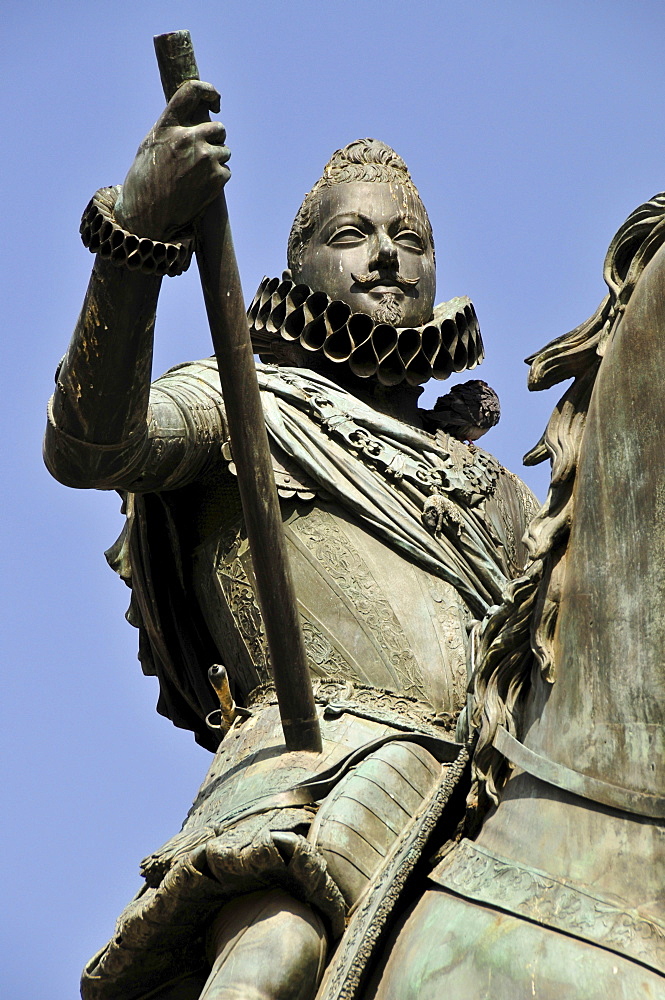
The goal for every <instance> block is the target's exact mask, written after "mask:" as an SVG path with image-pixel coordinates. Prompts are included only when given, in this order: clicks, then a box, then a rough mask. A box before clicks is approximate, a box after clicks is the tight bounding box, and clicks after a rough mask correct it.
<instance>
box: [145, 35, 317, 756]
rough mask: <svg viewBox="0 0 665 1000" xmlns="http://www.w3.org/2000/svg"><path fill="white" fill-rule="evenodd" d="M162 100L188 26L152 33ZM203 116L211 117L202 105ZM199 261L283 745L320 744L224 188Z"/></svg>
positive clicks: (192, 63)
mask: <svg viewBox="0 0 665 1000" xmlns="http://www.w3.org/2000/svg"><path fill="white" fill-rule="evenodd" d="M154 41H155V51H156V53H157V62H158V64H159V71H160V75H161V79H162V85H163V87H164V94H165V96H166V99H167V101H170V100H171V98H172V97H173V95H174V94H175V92H176V90H177V89H178V87H179V86H180V85H181V84H182V83H184V82H185V81H186V80H198V79H199V72H198V68H197V65H196V59H195V57H194V49H193V47H192V40H191V37H190V34H189V32H188V31H173V32H169V33H168V34H165V35H156V36H155V40H154ZM198 118H199V121H200V122H203V121H209V120H210V117H209V114H208V111H207V109H206V107H205V105H203V104H201V105H200V106H199V112H198ZM196 260H197V264H198V268H199V274H200V276H201V285H202V288H203V297H204V300H205V306H206V312H207V314H208V322H209V324H210V333H211V335H212V342H213V347H214V351H215V357H216V359H217V367H218V369H219V380H220V383H221V387H222V395H223V398H224V407H225V410H226V418H227V422H228V429H229V436H230V438H231V449H232V451H233V455H234V459H235V464H236V467H237V471H238V488H239V490H240V499H241V501H242V508H243V514H244V517H245V525H246V528H247V537H248V540H249V545H250V551H251V555H252V564H253V567H254V575H255V578H256V589H257V596H258V600H259V604H260V607H261V613H262V615H263V622H264V626H265V630H266V639H267V642H268V648H269V650H270V662H271V665H272V671H273V677H274V681H275V688H276V691H277V700H278V703H279V711H280V716H281V721H282V728H283V730H284V739H285V742H286V746H287V749H288V750H311V751H315V752H318V751H320V750H321V731H320V728H319V722H318V718H317V715H316V706H315V704H314V694H313V691H312V682H311V679H310V674H309V667H308V664H307V655H306V653H305V644H304V641H303V636H302V629H301V627H300V617H299V614H298V608H297V604H296V597H295V591H294V587H293V581H292V578H291V572H290V568H289V564H288V557H287V553H286V544H285V541H284V531H283V528H282V518H281V512H280V507H279V500H278V498H277V490H276V488H275V480H274V476H273V470H272V461H271V455H270V448H269V445H268V435H267V433H266V428H265V421H264V416H263V408H262V405H261V397H260V392H259V385H258V382H257V379H256V369H255V366H254V356H253V352H252V343H251V339H250V334H249V327H248V325H247V314H246V312H245V303H244V298H243V294H242V287H241V284H240V275H239V273H238V264H237V261H236V256H235V251H234V249H233V241H232V238H231V228H230V225H229V217H228V210H227V207H226V197H225V195H224V191H223V189H222V191H220V193H219V195H218V196H217V197H216V198H215V200H214V201H213V202H211V204H210V205H208V207H207V208H206V210H205V211H204V213H203V215H202V216H201V218H200V220H199V221H198V223H197V225H196Z"/></svg>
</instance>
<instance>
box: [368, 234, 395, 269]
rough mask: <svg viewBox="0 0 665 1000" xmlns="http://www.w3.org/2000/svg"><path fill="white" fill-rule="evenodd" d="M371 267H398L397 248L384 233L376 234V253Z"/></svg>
mask: <svg viewBox="0 0 665 1000" xmlns="http://www.w3.org/2000/svg"><path fill="white" fill-rule="evenodd" d="M371 266H372V267H373V268H374V267H377V268H381V267H390V268H396V267H397V266H398V258H397V247H396V246H395V244H394V243H393V241H392V240H391V239H390V237H389V236H388V235H387V234H386V233H379V234H378V242H377V247H376V253H375V257H374V260H373V261H372V263H371Z"/></svg>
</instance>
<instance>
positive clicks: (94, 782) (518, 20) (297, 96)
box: [0, 0, 665, 1000]
mask: <svg viewBox="0 0 665 1000" xmlns="http://www.w3.org/2000/svg"><path fill="white" fill-rule="evenodd" d="M175 28H189V29H190V30H191V32H192V36H193V39H194V44H195V48H196V53H197V57H198V63H199V68H200V70H201V74H202V76H203V78H204V79H209V80H210V81H211V82H213V83H215V84H216V85H217V86H218V87H219V89H220V90H221V91H222V94H223V103H222V112H223V113H222V119H223V120H224V121H225V124H226V126H227V130H228V137H229V138H228V141H229V145H230V146H231V147H232V149H233V160H232V167H233V171H234V174H233V178H232V181H231V183H230V184H229V187H228V201H229V208H230V213H231V220H232V225H233V231H234V239H235V243H236V249H237V253H238V259H239V264H240V271H241V275H242V278H243V284H244V289H245V294H246V297H247V298H248V299H249V298H251V296H252V295H253V293H254V291H255V288H256V286H257V284H258V282H259V280H260V279H261V277H262V276H263V275H264V274H271V275H272V274H276V273H279V272H280V271H281V269H282V268H283V267H284V266H285V246H286V238H287V235H288V231H289V227H290V224H291V221H292V219H293V216H294V214H295V211H296V209H297V208H298V205H299V204H300V201H301V199H302V196H303V194H304V193H305V191H306V190H307V189H308V188H309V187H311V185H312V184H313V183H314V181H315V180H316V179H317V177H318V176H319V173H320V171H321V168H322V166H323V164H324V163H325V161H326V160H327V158H328V157H329V155H330V154H331V153H332V151H333V150H334V149H336V148H337V147H339V146H341V145H343V144H345V143H346V142H349V141H351V140H352V139H355V138H358V137H359V136H365V135H370V136H375V137H377V138H380V139H383V140H384V141H386V142H388V143H390V144H391V145H393V146H395V148H396V149H397V150H398V151H399V152H400V153H401V155H402V156H403V157H404V158H405V159H406V161H407V163H408V165H409V167H410V170H411V173H412V175H413V178H414V180H415V182H416V184H417V185H418V187H419V188H420V191H421V194H422V197H423V200H424V202H425V204H426V205H427V208H428V211H429V214H430V217H431V220H432V224H433V227H434V232H435V236H436V238H437V256H438V274H439V294H438V298H439V300H440V299H444V298H451V297H452V296H454V295H463V294H468V295H470V296H471V298H472V299H473V301H474V303H475V306H476V310H477V313H478V316H479V319H480V324H481V329H482V331H483V336H484V340H485V344H486V349H487V361H486V363H485V364H484V366H483V368H482V369H481V372H480V373H479V375H480V376H481V377H483V378H485V379H486V380H487V381H488V382H489V383H490V384H491V385H493V386H494V387H495V388H496V389H497V391H498V392H499V395H500V397H501V400H502V408H503V416H502V420H501V424H500V425H499V427H498V428H497V429H496V430H495V431H493V432H492V434H491V435H490V436H488V437H487V438H486V439H485V440H486V443H487V447H488V449H489V450H491V451H493V452H494V453H495V454H496V455H497V456H498V458H499V459H500V460H501V461H502V462H503V463H504V464H505V465H506V466H508V467H509V468H510V469H512V470H513V471H515V472H518V473H519V472H520V464H521V456H522V454H523V453H524V452H525V451H526V450H527V449H528V448H529V447H530V446H531V445H532V444H533V443H534V442H535V441H536V440H537V439H538V438H539V436H540V434H541V431H542V429H543V426H544V424H545V422H546V419H547V416H548V414H549V411H550V410H551V409H552V406H553V405H554V402H555V401H556V398H557V394H556V391H554V392H549V393H546V394H536V395H530V394H529V393H528V392H527V390H526V367H525V366H524V364H523V362H522V359H523V358H524V357H525V356H526V355H527V354H529V353H530V352H532V351H533V350H535V349H536V348H538V347H539V346H542V345H543V344H544V343H546V342H547V341H548V340H550V339H552V338H553V337H555V336H558V335H560V334H562V333H564V332H566V331H567V330H569V329H570V328H572V327H573V326H576V325H577V324H578V323H580V322H581V321H582V320H584V319H586V318H587V316H588V315H589V314H590V313H591V312H592V311H593V310H594V309H595V307H596V305H597V304H598V302H599V300H600V298H601V297H602V295H603V294H604V286H603V283H602V263H603V257H604V254H605V251H606V249H607V246H608V244H609V241H610V239H611V237H612V235H613V234H614V232H615V231H616V229H617V228H618V227H619V225H620V224H621V223H622V222H623V220H624V219H625V217H626V216H627V215H628V213H629V212H630V211H632V209H633V208H635V207H636V206H637V205H638V204H639V203H640V202H642V201H644V200H646V199H647V198H648V197H649V196H650V195H652V194H654V193H655V192H656V191H660V190H661V189H662V188H665V155H664V154H665V140H664V138H663V128H662V115H663V107H664V106H665V60H664V59H663V38H664V37H665V8H664V7H663V5H662V3H659V2H656V0H653V2H652V0H633V2H632V3H631V4H626V3H624V2H621V0H596V2H593V3H591V2H585V0H577V2H573V0H496V2H493V0H476V2H474V3H470V2H462V0H450V2H447V0H440V2H438V3H434V2H422V0H411V2H410V3H408V4H406V3H404V2H397V0H383V2H382V3H380V4H379V3H371V2H367V0H354V2H341V0H330V2H327V3H315V2H311V0H310V2H307V0H293V2H282V3H275V2H273V3H266V2H258V0H244V2H238V0H227V2H225V3H224V4H220V5H219V6H215V5H212V4H208V3H201V2H196V0H192V2H189V3H182V2H176V0H160V2H155V0H142V2H140V3H139V2H134V3H131V4H130V3H126V2H115V3H113V2H106V3H102V2H99V0H97V2H95V3H90V2H89V0H88V2H87V3H78V2H66V0H61V2H58V3H56V4H50V5H42V4H40V5H38V4H37V3H35V2H34V0H24V2H22V3H18V2H16V0H5V4H4V5H3V31H4V34H5V37H4V40H3V54H4V60H5V72H4V87H3V91H4V114H3V124H4V135H5V139H6V141H5V142H4V144H3V150H4V152H3V175H4V176H3V185H2V191H3V195H4V197H3V218H4V224H3V234H2V247H3V254H2V257H3V261H2V269H1V277H0V280H1V281H2V283H3V289H2V302H3V318H4V320H5V326H6V333H5V337H4V345H5V350H6V351H7V355H6V360H7V364H6V366H5V372H6V375H5V386H4V391H3V392H2V396H1V399H2V405H3V407H4V408H5V412H4V413H3V434H2V449H3V452H4V454H3V469H4V471H5V478H6V486H5V490H4V496H5V515H4V517H3V525H2V527H3V533H4V537H3V540H2V552H3V555H4V556H5V568H4V572H3V574H2V588H3V595H2V601H3V609H4V610H5V612H6V613H5V626H4V629H3V664H4V666H5V670H4V679H3V697H2V699H1V701H2V705H1V708H0V712H2V721H1V725H0V733H1V736H0V740H1V741H2V744H3V760H4V762H5V768H4V769H3V770H4V772H5V776H4V789H3V802H4V803H5V806H6V808H5V814H6V815H5V818H4V821H3V823H2V826H1V828H0V830H1V832H0V838H2V845H1V848H2V849H1V850H0V858H1V859H2V860H1V862H0V863H1V864H2V869H3V870H2V885H3V887H4V889H5V899H6V898H7V896H8V897H9V905H5V906H4V907H3V911H2V918H1V919H2V924H3V927H2V932H1V936H0V940H2V953H3V954H2V961H1V962H0V991H1V992H2V995H3V996H6V997H9V998H14V997H16V998H17V1000H18V998H20V1000H41V998H43V997H49V1000H68V998H71V997H75V996H77V989H78V987H77V980H78V975H79V970H80V967H81V966H82V964H83V963H84V961H85V960H86V959H87V958H88V957H89V956H90V955H91V954H92V953H93V952H94V951H95V950H97V948H99V947H101V946H102V944H103V943H104V942H105V941H106V939H107V938H108V936H109V935H110V933H111V932H112V929H113V922H114V920H115V917H116V916H117V914H118V912H119V911H120V909H121V907H122V906H123V905H124V903H125V902H126V901H127V900H128V899H129V897H130V896H131V895H133V893H134V892H135V891H136V888H137V887H138V884H139V880H138V862H139V860H140V858H142V857H143V856H144V855H145V854H147V853H149V852H150V851H151V850H152V849H153V848H155V847H157V846H158V845H160V844H161V843H162V842H163V841H164V840H166V839H167V837H169V836H170V835H171V834H172V833H174V832H175V831H176V830H177V829H178V827H179V825H180V822H181V820H182V818H183V816H184V813H185V811H186V809H187V808H188V806H189V804H190V802H191V799H192V797H193V795H194V793H195V791H196V789H197V787H198V785H199V783H200V781H201V779H202V777H203V774H204V772H205V770H206V767H207V762H208V755H207V754H206V752H205V751H203V750H201V749H200V748H199V747H196V746H195V744H194V742H193V739H192V737H191V736H190V735H189V734H188V733H184V732H181V731H178V730H175V729H174V728H173V727H172V726H171V725H170V723H168V722H166V721H165V720H163V719H161V718H159V717H158V716H157V715H156V713H155V712H154V703H155V701H156V697H157V692H156V690H155V682H154V681H153V680H152V679H147V678H144V677H143V676H142V675H141V672H140V668H139V666H138V663H137V661H136V633H135V631H134V630H133V629H132V628H131V627H130V626H129V625H128V624H126V623H125V622H124V620H123V614H124V611H125V608H126V605H127V598H128V592H127V591H126V590H125V588H123V586H122V585H121V583H120V582H119V581H118V580H117V579H116V578H115V577H114V575H113V574H112V573H111V571H110V570H109V569H108V568H107V566H106V564H105V561H104V557H103V554H102V553H103V550H104V549H105V548H107V547H108V545H109V544H111V542H112V541H113V540H114V538H115V536H116V534H117V533H118V531H119V530H120V527H121V518H120V515H119V500H118V498H117V497H116V496H115V495H114V494H99V493H90V492H83V491H81V492H76V491H72V490H68V489H66V488H64V487H62V486H59V485H58V484H57V483H55V482H54V481H52V480H51V479H50V478H49V477H48V475H47V473H46V472H45V470H44V468H43V466H42V463H41V456H40V448H41V435H42V430H43V423H44V411H45V405H46V400H47V397H48V395H49V393H50V392H51V387H52V378H53V371H54V369H55V366H56V364H57V361H58V359H59V358H60V356H61V355H62V353H63V352H64V350H65V348H66V345H67V341H68V338H69V335H70V331H71V329H72V327H73V324H74V321H75V319H76V315H77V312H78V309H79V308H80V303H81V301H82V297H83V293H84V290H85V286H86V282H87V277H88V274H89V270H90V266H91V263H92V260H91V257H90V255H89V254H88V252H87V251H86V250H85V249H84V248H83V247H82V245H81V243H80V240H79V237H78V222H79V218H80V214H81V212H82V210H83V208H84V207H85V205H86V203H87V201H88V199H89V198H90V196H91V195H92V193H93V192H94V191H95V189H96V188H98V187H100V186H102V185H106V184H114V183H120V182H121V181H122V179H123V177H124V174H125V173H126V171H127V168H128V166H129V164H130V161H131V158H132V155H133V153H134V151H135V149H136V147H137V145H138V143H139V141H140V140H141V138H142V136H143V134H144V133H145V132H146V131H147V129H148V128H149V127H150V125H151V124H152V122H153V120H154V119H155V118H156V117H157V115H158V114H159V112H160V110H161V104H162V99H161V93H160V84H159V77H158V73H157V69H156V66H155V61H154V56H153V50H152V35H153V34H155V33H158V32H164V31H169V30H173V29H175ZM209 353H210V347H209V343H208V333H207V327H206V323H205V318H204V312H203V307H202V303H201V295H200V291H199V288H198V286H197V278H196V274H195V271H194V269H192V271H191V273H189V274H187V275H185V276H183V277H182V278H180V279H167V280H166V281H165V283H164V289H163V294H162V299H161V302H160V308H159V314H158V323H157V348H156V360H155V371H156V373H158V372H160V371H163V370H164V369H165V368H167V367H169V366H170V365H172V364H175V363H177V362H179V361H183V360H187V359H191V358H195V357H202V356H205V355H207V354H209ZM439 391H446V387H445V385H444V386H439V385H438V384H436V383H434V384H433V385H432V386H429V387H428V389H427V393H426V396H425V399H426V400H429V401H430V402H433V401H434V399H435V398H436V395H437V394H438V392H439ZM525 478H526V480H527V482H529V484H530V485H531V486H532V488H533V489H534V490H535V491H536V492H537V493H538V494H539V495H540V496H541V498H542V497H543V496H544V492H545V488H546V478H545V476H544V474H539V473H538V472H536V473H534V472H533V471H527V472H526V473H525Z"/></svg>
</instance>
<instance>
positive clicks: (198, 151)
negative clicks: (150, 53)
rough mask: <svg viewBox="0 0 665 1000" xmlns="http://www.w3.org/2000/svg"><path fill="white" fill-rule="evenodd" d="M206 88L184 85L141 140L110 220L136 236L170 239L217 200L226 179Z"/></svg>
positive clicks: (215, 106) (221, 138)
mask: <svg viewBox="0 0 665 1000" xmlns="http://www.w3.org/2000/svg"><path fill="white" fill-rule="evenodd" d="M219 103H220V99H219V93H218V92H217V90H215V88H214V87H213V86H212V85H211V84H209V83H203V82H202V81H201V80H187V81H186V82H185V83H183V84H182V86H181V87H179V88H178V90H177V91H176V92H175V94H174V95H173V97H172V98H171V100H170V101H169V103H168V105H167V106H166V108H165V110H164V113H163V114H162V115H161V116H160V118H159V119H158V121H157V122H156V124H155V125H154V126H153V128H152V129H151V130H150V132H149V133H148V135H147V136H146V137H145V139H144V140H143V142H142V143H141V145H140V146H139V149H138V152H137V154H136V157H135V159H134V162H133V163H132V165H131V167H130V169H129V173H128V174H127V177H126V178H125V182H124V184H123V189H122V194H121V195H120V198H119V199H118V201H117V202H116V206H115V216H116V219H117V221H118V222H119V223H120V225H122V226H123V227H124V228H125V229H128V230H129V231H130V232H132V233H134V234H135V235H136V236H139V237H143V236H147V237H149V238H150V239H155V240H164V239H166V240H168V239H173V238H174V237H175V236H177V235H179V234H180V233H182V232H184V231H186V230H187V229H188V228H189V227H190V225H191V223H192V221H193V220H194V219H196V218H197V216H199V215H200V214H201V212H202V211H203V209H204V208H205V207H206V206H207V205H209V204H210V202H211V201H213V199H214V198H216V197H217V195H218V194H219V192H220V191H221V189H222V187H223V186H224V184H226V182H227V180H228V179H229V177H230V176H231V171H230V170H229V168H228V167H227V166H226V163H227V161H228V159H229V157H230V155H231V154H230V152H229V150H228V148H227V147H226V146H225V145H224V143H225V140H226V130H225V128H224V126H223V125H222V124H221V122H216V121H209V120H208V112H209V111H212V112H213V113H217V112H219Z"/></svg>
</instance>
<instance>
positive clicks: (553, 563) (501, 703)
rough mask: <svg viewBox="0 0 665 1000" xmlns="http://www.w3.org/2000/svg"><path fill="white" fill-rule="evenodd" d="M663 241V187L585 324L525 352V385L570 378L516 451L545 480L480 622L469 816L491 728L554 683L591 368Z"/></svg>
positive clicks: (482, 786) (487, 768)
mask: <svg viewBox="0 0 665 1000" xmlns="http://www.w3.org/2000/svg"><path fill="white" fill-rule="evenodd" d="M663 242H665V193H662V194H657V195H655V196H654V197H653V198H651V199H650V200H649V201H647V202H645V203H644V204H643V205H640V207H639V208H637V209H636V210H635V211H634V212H633V213H632V214H631V215H630V216H629V217H628V219H627V220H626V221H625V222H624V224H623V226H622V227H621V228H620V229H619V231H618V232H617V234H616V236H615V237H614V239H613V240H612V242H611V244H610V247H609V250H608V251H607V255H606V257H605V265H604V270H603V276H604V279H605V282H606V284H607V286H608V289H609V292H608V294H607V295H606V296H605V298H604V299H603V301H602V302H601V304H600V305H599V307H598V309H597V310H596V312H595V313H594V314H593V316H591V317H590V318H589V319H588V320H587V321H586V322H585V323H582V324H581V325H580V326H578V327H576V328H575V329H574V330H572V331H571V332H570V333H567V334H565V335H564V336H563V337H559V338H557V339H556V340H553V341H552V342H551V343H549V344H547V346H546V347H544V348H543V349H542V350H540V351H538V352H537V353H536V354H533V355H532V356H531V357H529V358H527V363H529V364H530V365H531V368H530V371H529V380H528V384H529V388H530V389H534V390H538V389H547V388H550V386H553V385H556V384H558V383H559V382H562V381H564V380H565V379H567V378H571V377H572V379H573V382H572V384H571V385H570V386H569V387H568V389H567V390H566V392H565V393H564V394H563V396H562V397H561V399H560V400H559V402H558V403H557V405H556V407H555V409H554V412H553V413H552V416H551V417H550V420H549V422H548V424H547V427H546V429H545V433H544V434H543V436H542V438H541V439H540V441H539V442H538V444H537V445H536V446H535V448H533V449H532V450H531V451H530V452H529V453H528V454H527V455H526V456H525V458H524V462H525V464H526V465H536V464H537V463H539V462H542V461H544V460H545V459H546V458H549V459H550V461H551V465H552V473H551V480H550V487H549V491H548V494H547V498H546V500H545V503H544V505H543V506H542V507H541V509H540V511H539V512H538V514H537V515H536V517H535V518H534V520H533V521H532V522H531V525H530V527H529V529H528V531H527V534H526V536H525V542H526V544H527V547H528V549H529V554H530V557H531V559H530V562H529V565H528V567H527V570H526V571H525V573H524V575H523V576H521V577H519V578H518V579H516V580H514V581H512V582H511V583H510V584H509V585H508V586H507V587H506V590H505V592H504V594H503V600H502V603H501V605H499V607H498V608H496V609H494V610H493V612H491V613H490V614H489V615H488V617H487V618H486V619H485V620H484V622H483V623H482V625H481V627H480V634H479V642H478V647H477V657H476V663H477V664H478V667H477V669H476V672H475V675H474V703H475V707H474V711H473V715H472V725H473V727H474V729H475V730H476V731H477V733H478V742H477V745H476V751H475V756H474V764H473V768H474V782H473V790H472V795H471V801H470V806H471V808H472V813H473V814H475V820H476V821H477V820H478V819H480V818H481V817H482V815H483V813H484V812H485V810H486V809H487V807H488V806H489V804H490V803H494V804H495V805H497V804H498V801H499V793H500V790H501V787H502V786H503V784H504V783H505V781H506V779H507V777H508V773H509V765H508V762H507V761H506V759H505V757H504V756H503V755H502V754H501V753H499V751H498V750H496V749H495V747H494V746H493V740H494V736H495V733H496V730H497V726H504V727H505V728H506V729H507V730H508V731H509V732H510V733H511V734H512V735H514V736H516V737H517V738H521V736H522V735H523V734H522V733H521V732H520V726H521V708H522V706H523V704H524V697H525V695H526V692H527V691H528V689H529V687H530V685H531V684H532V683H534V682H535V681H536V680H537V678H538V676H539V675H540V677H541V678H542V679H543V680H544V681H545V682H546V683H550V684H552V683H554V680H555V671H556V665H555V662H554V650H553V639H554V631H555V627H556V622H557V617H558V613H559V600H560V587H561V579H562V571H563V566H562V557H563V555H564V554H565V551H566V548H567V545H568V539H569V536H570V526H571V523H572V518H573V515H574V503H575V496H574V490H573V486H574V482H575V474H576V471H577V466H578V461H579V456H580V448H581V444H582V439H583V437H584V427H585V423H586V416H587V411H588V408H589V402H590V399H591V393H592V390H593V387H594V384H595V381H596V377H597V375H598V369H599V367H600V364H601V360H602V357H603V354H604V352H605V349H606V347H607V344H608V342H609V341H610V339H611V337H612V335H613V333H614V331H615V330H616V328H617V325H618V323H619V321H620V319H621V316H622V314H623V312H624V310H625V308H626V305H627V303H628V301H629V300H630V297H631V295H632V293H633V290H634V289H635V286H636V284H637V281H638V279H639V277H640V275H641V274H642V272H643V271H644V268H645V267H646V265H647V264H648V263H649V261H650V260H651V258H652V257H653V256H654V254H655V253H656V251H657V250H658V248H659V247H660V246H661V245H662V244H663Z"/></svg>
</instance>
